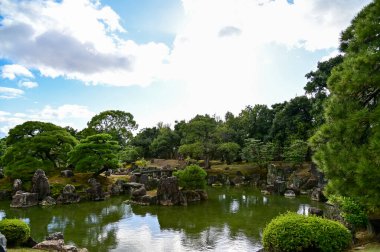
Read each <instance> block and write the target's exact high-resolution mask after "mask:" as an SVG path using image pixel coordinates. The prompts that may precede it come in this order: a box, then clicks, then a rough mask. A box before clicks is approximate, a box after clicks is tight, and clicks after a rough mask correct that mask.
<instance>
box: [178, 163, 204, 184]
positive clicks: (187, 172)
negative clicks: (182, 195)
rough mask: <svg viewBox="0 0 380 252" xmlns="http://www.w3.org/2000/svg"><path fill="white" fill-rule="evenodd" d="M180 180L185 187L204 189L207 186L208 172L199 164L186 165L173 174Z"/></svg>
mask: <svg viewBox="0 0 380 252" xmlns="http://www.w3.org/2000/svg"><path fill="white" fill-rule="evenodd" d="M173 175H174V176H176V177H177V178H178V180H179V185H180V186H182V187H183V188H184V189H190V190H192V189H203V188H204V187H205V186H206V176H207V173H206V172H205V170H203V168H202V167H200V166H199V165H189V166H186V168H185V169H184V170H179V171H177V172H174V174H173Z"/></svg>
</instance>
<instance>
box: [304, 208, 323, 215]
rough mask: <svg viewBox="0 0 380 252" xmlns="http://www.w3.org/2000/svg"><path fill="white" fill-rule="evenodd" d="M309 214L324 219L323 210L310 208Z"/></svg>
mask: <svg viewBox="0 0 380 252" xmlns="http://www.w3.org/2000/svg"><path fill="white" fill-rule="evenodd" d="M308 214H309V215H312V214H313V215H316V216H320V217H323V210H322V209H319V208H316V207H309V210H308Z"/></svg>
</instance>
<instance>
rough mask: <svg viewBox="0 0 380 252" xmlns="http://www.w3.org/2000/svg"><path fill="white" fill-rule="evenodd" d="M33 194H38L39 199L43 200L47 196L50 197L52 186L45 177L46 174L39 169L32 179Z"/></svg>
mask: <svg viewBox="0 0 380 252" xmlns="http://www.w3.org/2000/svg"><path fill="white" fill-rule="evenodd" d="M31 192H32V193H37V194H38V199H39V200H42V199H44V198H45V197H46V196H48V195H50V185H49V180H48V178H47V177H46V175H45V172H44V171H43V170H41V169H38V170H37V171H36V172H35V173H34V175H33V178H32V190H31Z"/></svg>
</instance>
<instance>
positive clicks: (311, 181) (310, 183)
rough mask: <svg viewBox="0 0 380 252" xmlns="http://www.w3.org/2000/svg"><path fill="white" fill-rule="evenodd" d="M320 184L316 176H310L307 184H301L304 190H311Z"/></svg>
mask: <svg viewBox="0 0 380 252" xmlns="http://www.w3.org/2000/svg"><path fill="white" fill-rule="evenodd" d="M317 186H318V179H317V178H315V177H311V178H309V179H308V180H307V181H306V183H305V184H303V185H302V186H301V189H302V190H310V189H313V188H315V187H317Z"/></svg>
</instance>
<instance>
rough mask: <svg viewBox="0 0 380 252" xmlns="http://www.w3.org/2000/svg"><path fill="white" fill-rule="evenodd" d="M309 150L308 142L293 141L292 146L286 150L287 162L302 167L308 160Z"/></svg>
mask: <svg viewBox="0 0 380 252" xmlns="http://www.w3.org/2000/svg"><path fill="white" fill-rule="evenodd" d="M308 148H309V147H308V144H307V142H306V141H302V140H299V139H296V140H293V141H292V143H291V144H290V146H288V147H286V148H285V151H284V158H285V161H289V162H292V163H294V164H297V165H301V164H302V163H303V162H304V161H305V160H306V156H307V151H308Z"/></svg>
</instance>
